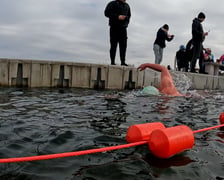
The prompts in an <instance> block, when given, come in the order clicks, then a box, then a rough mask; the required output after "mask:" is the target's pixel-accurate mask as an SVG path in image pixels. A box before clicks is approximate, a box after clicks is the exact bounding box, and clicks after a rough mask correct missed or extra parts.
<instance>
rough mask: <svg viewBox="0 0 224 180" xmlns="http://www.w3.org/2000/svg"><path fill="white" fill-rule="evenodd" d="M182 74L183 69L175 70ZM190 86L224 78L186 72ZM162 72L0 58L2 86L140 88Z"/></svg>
mask: <svg viewBox="0 0 224 180" xmlns="http://www.w3.org/2000/svg"><path fill="white" fill-rule="evenodd" d="M174 73H182V72H174ZM185 75H186V76H188V77H189V78H190V79H191V81H192V83H193V84H192V87H191V89H219V90H223V89H224V77H223V76H214V75H213V76H212V75H203V74H195V73H194V74H192V73H185ZM159 82H160V73H158V72H156V71H153V70H151V69H146V70H145V71H142V72H140V71H138V70H137V68H136V67H129V66H128V67H125V66H111V65H105V64H86V63H75V62H58V61H47V60H46V61H45V60H41V61H40V60H25V59H24V60H23V59H5V58H1V59H0V86H1V87H31V88H32V87H68V88H73V87H74V88H91V89H118V90H122V89H137V88H142V87H144V86H147V85H153V86H156V87H157V86H158V84H159Z"/></svg>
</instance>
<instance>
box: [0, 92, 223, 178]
mask: <svg viewBox="0 0 224 180" xmlns="http://www.w3.org/2000/svg"><path fill="white" fill-rule="evenodd" d="M112 93H114V92H110V91H94V90H88V89H13V88H8V89H5V88H2V89H0V112H1V113H0V157H1V158H9V157H21V156H33V155H42V154H52V153H61V152H72V151H79V150H85V149H93V148H101V147H108V146H113V145H119V144H125V143H126V141H125V136H126V131H127V129H128V127H129V126H130V125H133V124H141V123H147V122H162V123H164V125H165V126H166V127H171V126H175V125H181V124H185V125H187V126H189V127H190V128H192V129H193V130H198V129H202V128H205V127H210V126H215V125H217V124H218V123H219V121H218V117H219V114H220V113H221V112H223V111H224V106H223V103H224V101H223V99H224V94H223V93H222V92H215V91H210V92H207V93H206V96H204V94H203V95H202V96H203V97H204V98H201V97H200V96H198V97H196V98H194V97H189V98H184V97H165V96H151V97H137V96H135V94H136V92H135V91H129V92H116V94H119V96H118V97H116V98H112V99H110V98H105V97H104V95H105V94H112ZM200 94H202V93H200ZM223 162H224V135H223V129H221V128H220V129H215V130H212V131H207V132H203V133H197V134H195V146H194V147H193V148H192V149H191V150H189V151H185V152H183V153H181V154H180V155H177V156H174V157H172V158H170V159H158V158H156V157H154V156H153V155H152V154H151V153H150V151H149V150H148V147H147V145H144V146H138V147H133V148H127V149H121V150H117V151H109V152H103V153H97V154H91V155H84V156H79V157H68V158H61V159H54V160H44V161H34V162H23V163H14V164H0V179H3V180H11V179H27V180H31V179H32V180H36V179H38V180H39V179H40V180H44V179H46V180H49V179H52V180H57V179H58V180H61V179H66V180H67V179H75V180H77V179H78V180H79V179H80V180H91V179H93V180H110V179H111V180H112V179H113V180H114V179H121V180H126V179H127V180H132V179H133V180H142V179H146V180H149V179H161V180H162V179H224V163H223Z"/></svg>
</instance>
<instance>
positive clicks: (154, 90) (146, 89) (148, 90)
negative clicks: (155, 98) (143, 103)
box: [142, 86, 159, 96]
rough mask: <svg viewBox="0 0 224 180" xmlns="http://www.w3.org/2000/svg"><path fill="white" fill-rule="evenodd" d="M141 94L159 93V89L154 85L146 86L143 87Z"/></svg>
mask: <svg viewBox="0 0 224 180" xmlns="http://www.w3.org/2000/svg"><path fill="white" fill-rule="evenodd" d="M142 94H143V95H147V96H150V95H159V90H158V89H157V88H155V87H154V86H147V87H144V88H143V90H142Z"/></svg>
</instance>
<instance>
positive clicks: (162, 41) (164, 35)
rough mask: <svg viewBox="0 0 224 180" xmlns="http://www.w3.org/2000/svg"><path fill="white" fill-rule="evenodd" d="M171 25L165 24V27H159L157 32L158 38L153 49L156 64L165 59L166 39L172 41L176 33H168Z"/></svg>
mask: <svg viewBox="0 0 224 180" xmlns="http://www.w3.org/2000/svg"><path fill="white" fill-rule="evenodd" d="M168 31H169V26H168V25H167V24H164V25H163V27H161V28H159V30H158V32H157V34H156V40H155V42H154V44H153V51H154V54H155V64H160V63H161V62H162V59H163V49H164V48H165V47H166V40H167V41H171V40H172V39H173V38H174V35H170V34H168Z"/></svg>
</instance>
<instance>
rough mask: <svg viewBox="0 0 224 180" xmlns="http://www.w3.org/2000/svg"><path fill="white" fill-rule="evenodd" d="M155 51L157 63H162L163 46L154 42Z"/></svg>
mask: <svg viewBox="0 0 224 180" xmlns="http://www.w3.org/2000/svg"><path fill="white" fill-rule="evenodd" d="M153 51H154V54H155V64H160V63H161V61H162V57H163V48H161V47H160V46H159V45H158V44H154V45H153Z"/></svg>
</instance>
